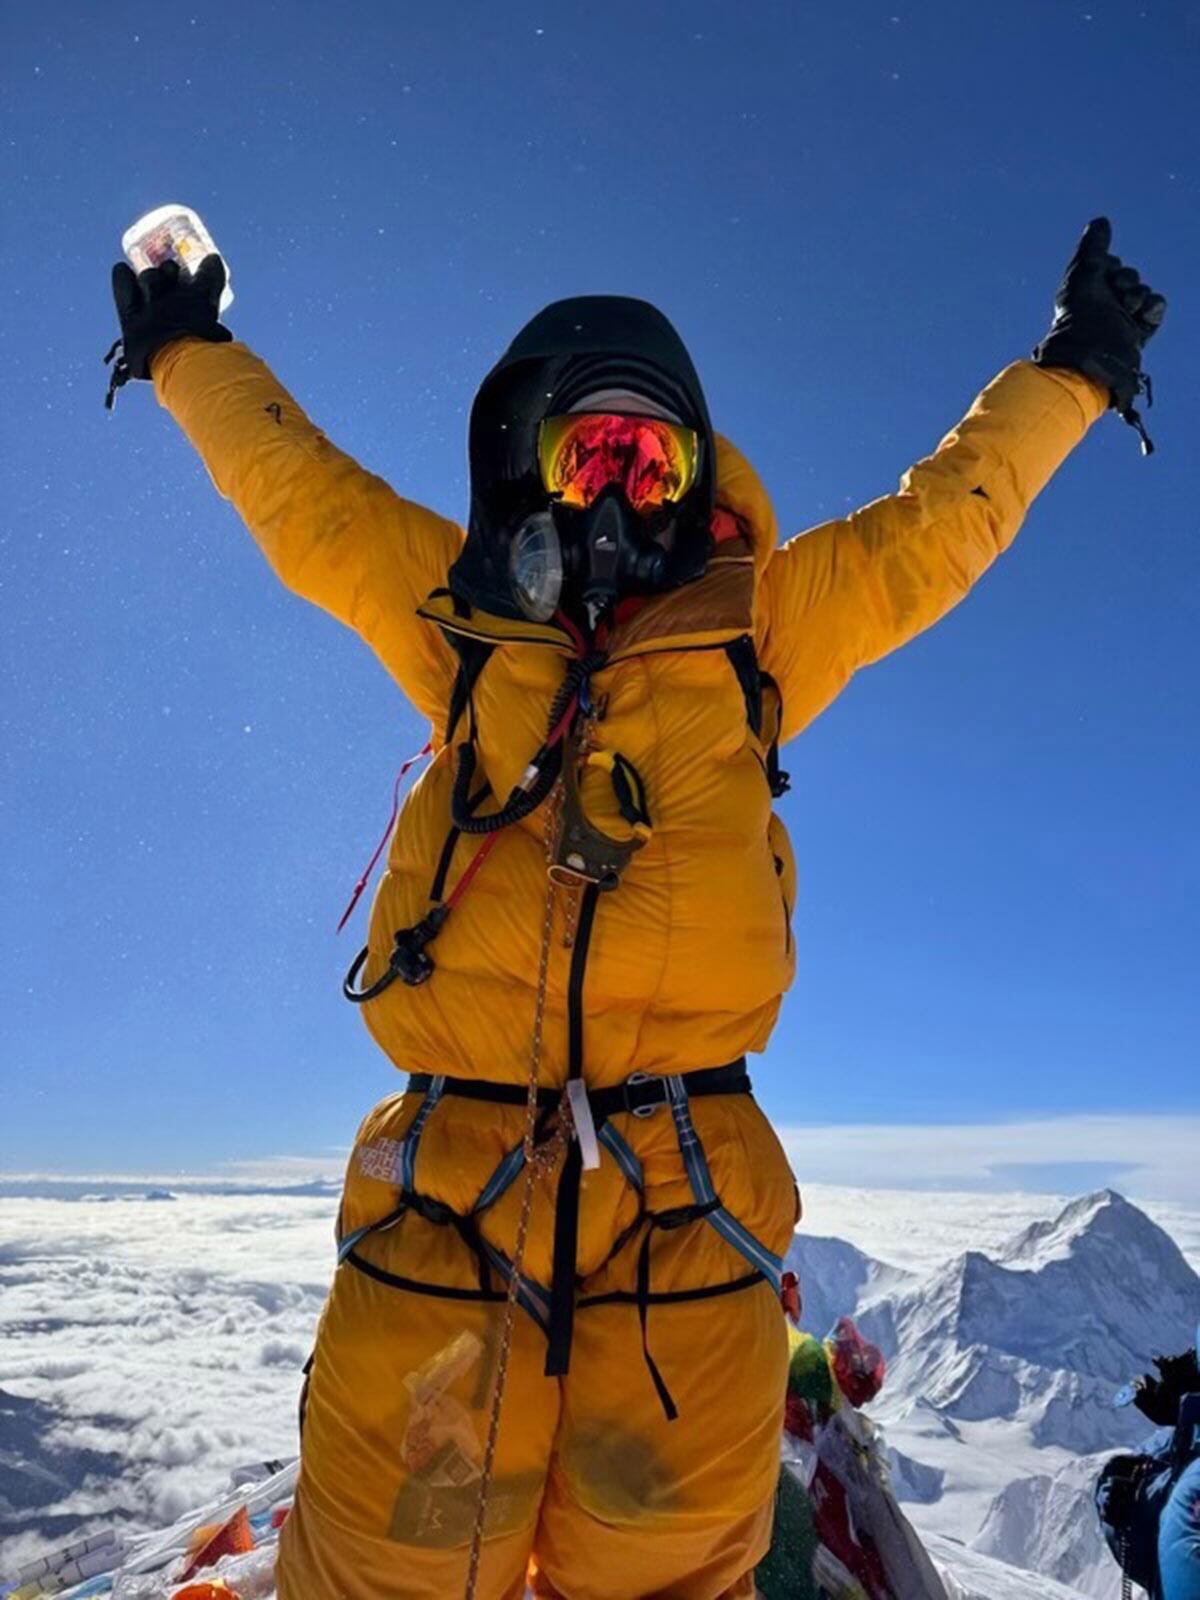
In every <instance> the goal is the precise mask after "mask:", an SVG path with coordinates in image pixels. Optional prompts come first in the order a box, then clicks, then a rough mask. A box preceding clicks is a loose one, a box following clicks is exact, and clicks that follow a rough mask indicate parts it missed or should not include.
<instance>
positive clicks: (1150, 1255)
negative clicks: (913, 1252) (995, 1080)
mask: <svg viewBox="0 0 1200 1600" xmlns="http://www.w3.org/2000/svg"><path fill="white" fill-rule="evenodd" d="M829 1246H830V1241H826V1240H811V1241H810V1240H805V1239H803V1238H802V1237H798V1239H797V1242H796V1245H795V1246H794V1248H793V1251H792V1252H791V1256H790V1261H791V1263H792V1264H794V1265H795V1266H796V1268H797V1270H798V1271H799V1272H800V1274H801V1280H802V1282H803V1280H804V1278H805V1276H806V1275H808V1276H810V1277H815V1276H816V1275H817V1274H818V1273H820V1272H822V1271H823V1270H826V1268H827V1266H828V1263H829V1262H830V1261H831V1260H835V1261H838V1262H840V1276H839V1279H838V1282H839V1288H840V1289H841V1290H842V1291H843V1293H853V1294H854V1295H855V1305H854V1310H855V1314H856V1316H857V1319H858V1322H859V1326H860V1328H862V1330H863V1331H864V1333H866V1334H867V1335H868V1336H869V1337H870V1338H872V1339H874V1340H876V1342H877V1343H879V1344H880V1345H881V1346H882V1348H883V1349H884V1351H885V1353H886V1354H887V1355H888V1358H889V1371H888V1379H887V1383H886V1385H885V1388H884V1391H883V1394H882V1395H881V1397H880V1400H879V1402H878V1403H877V1405H876V1406H875V1407H873V1408H872V1415H873V1416H875V1417H876V1419H877V1420H878V1421H880V1422H882V1423H883V1424H884V1426H885V1429H886V1432H887V1438H888V1441H889V1444H890V1445H891V1447H892V1450H893V1474H894V1482H895V1486H896V1489H897V1492H898V1494H899V1495H900V1497H901V1499H902V1500H904V1501H905V1502H906V1510H907V1511H908V1513H909V1515H910V1516H911V1517H912V1520H913V1521H914V1523H915V1525H916V1526H917V1527H918V1528H919V1529H920V1530H921V1532H922V1534H923V1535H935V1536H936V1535H941V1536H944V1537H947V1538H950V1539H956V1540H958V1541H961V1542H962V1543H963V1544H968V1545H970V1546H972V1548H973V1549H974V1550H975V1551H977V1552H979V1553H980V1554H986V1555H989V1556H992V1557H996V1558H1000V1559H1002V1560H1003V1561H1005V1562H1009V1563H1013V1564H1015V1565H1017V1566H1019V1567H1025V1568H1029V1569H1031V1570H1033V1571H1036V1572H1038V1573H1040V1574H1042V1575H1044V1576H1045V1577H1047V1578H1055V1579H1059V1580H1061V1581H1063V1582H1066V1583H1070V1584H1073V1585H1075V1586H1076V1587H1077V1588H1079V1589H1080V1590H1082V1592H1083V1593H1085V1594H1087V1595H1089V1596H1095V1597H1097V1600H1108V1597H1109V1596H1110V1595H1115V1594H1116V1593H1117V1592H1118V1583H1117V1575H1116V1568H1115V1566H1114V1564H1113V1562H1112V1560H1111V1558H1110V1557H1109V1555H1108V1552H1107V1550H1106V1549H1105V1547H1104V1545H1103V1542H1102V1540H1101V1537H1100V1532H1099V1528H1098V1526H1097V1523H1096V1517H1095V1512H1094V1510H1093V1508H1092V1502H1091V1486H1092V1483H1093V1481H1094V1479H1095V1475H1096V1472H1097V1471H1098V1469H1099V1465H1100V1462H1101V1461H1102V1460H1103V1459H1104V1455H1105V1454H1106V1453H1107V1452H1109V1451H1111V1450H1113V1449H1115V1448H1118V1447H1124V1448H1129V1447H1131V1446H1134V1447H1136V1446H1137V1445H1139V1444H1140V1443H1141V1442H1142V1441H1143V1440H1144V1439H1145V1438H1146V1437H1147V1435H1148V1434H1149V1432H1150V1431H1151V1430H1150V1428H1149V1425H1148V1424H1147V1423H1146V1421H1145V1419H1144V1418H1143V1417H1142V1416H1141V1414H1140V1413H1139V1412H1137V1411H1136V1410H1133V1409H1132V1408H1131V1409H1129V1410H1125V1411H1114V1409H1113V1407H1112V1397H1113V1393H1114V1391H1115V1390H1116V1389H1117V1388H1118V1387H1119V1385H1120V1384H1121V1383H1122V1382H1124V1381H1125V1379H1127V1378H1128V1377H1130V1376H1132V1375H1134V1374H1136V1373H1138V1372H1141V1371H1143V1370H1144V1369H1145V1368H1146V1367H1147V1366H1148V1364H1149V1360H1150V1357H1151V1356H1152V1355H1153V1354H1155V1353H1156V1352H1162V1351H1174V1350H1179V1349H1183V1348H1184V1347H1186V1346H1187V1345H1188V1344H1189V1343H1190V1342H1191V1339H1192V1337H1193V1336H1194V1332H1195V1328H1196V1324H1197V1321H1198V1320H1200V1277H1198V1276H1197V1274H1196V1273H1195V1272H1194V1271H1193V1270H1192V1268H1191V1267H1190V1266H1189V1265H1188V1263H1187V1261H1186V1260H1185V1259H1184V1257H1183V1255H1182V1254H1181V1252H1180V1251H1179V1249H1178V1248H1177V1247H1176V1245H1175V1244H1174V1243H1173V1241H1172V1240H1171V1238H1170V1237H1169V1235H1168V1234H1166V1233H1165V1232H1164V1230H1163V1229H1162V1228H1160V1227H1158V1226H1157V1224H1155V1223H1154V1222H1152V1221H1151V1220H1150V1218H1149V1217H1147V1216H1146V1215H1145V1213H1144V1212H1142V1211H1140V1210H1139V1209H1138V1208H1137V1207H1136V1206H1134V1205H1131V1204H1130V1203H1129V1202H1128V1201H1127V1200H1125V1199H1124V1198H1123V1197H1122V1196H1120V1195H1119V1194H1116V1193H1114V1192H1113V1191H1112V1190H1108V1189H1106V1190H1102V1191H1100V1192H1098V1193H1096V1194H1092V1195H1087V1196H1084V1197H1082V1198H1081V1199H1078V1200H1075V1201H1072V1202H1071V1203H1070V1204H1069V1205H1067V1206H1066V1207H1065V1208H1064V1209H1063V1210H1062V1211H1061V1212H1060V1213H1059V1214H1058V1215H1057V1216H1055V1217H1054V1218H1052V1219H1049V1220H1047V1221H1041V1222H1035V1223H1033V1224H1031V1225H1030V1226H1027V1227H1026V1228H1024V1229H1022V1230H1021V1231H1020V1232H1018V1233H1017V1234H1016V1235H1014V1236H1013V1237H1012V1238H1011V1239H1009V1240H1008V1241H1007V1242H1006V1243H1005V1244H1003V1245H1001V1246H1000V1247H999V1248H998V1249H996V1250H994V1252H993V1253H991V1254H985V1253H984V1252H982V1251H977V1250H968V1251H966V1252H964V1253H963V1254H961V1255H959V1256H957V1257H956V1258H955V1259H954V1260H952V1261H949V1262H947V1263H946V1264H945V1265H944V1266H942V1267H940V1268H939V1269H937V1270H936V1271H934V1272H932V1273H930V1274H928V1275H925V1276H923V1277H914V1276H912V1275H911V1274H899V1273H897V1272H896V1271H895V1269H889V1268H887V1267H886V1266H885V1265H884V1264H883V1263H880V1262H873V1261H871V1259H870V1258H869V1257H865V1256H863V1255H862V1253H861V1252H859V1251H853V1253H852V1255H850V1256H844V1255H841V1254H839V1252H832V1253H831V1251H830V1248H829ZM840 1249H841V1251H847V1250H850V1249H851V1247H849V1246H841V1247H840ZM843 1309H845V1302H843ZM827 1311H828V1306H827V1304H826V1303H825V1297H824V1295H823V1294H822V1293H818V1294H817V1295H815V1296H810V1303H809V1314H810V1317H811V1318H812V1320H810V1322H809V1326H810V1327H812V1328H813V1331H822V1332H823V1331H825V1329H826V1327H827V1326H828V1324H827V1322H826V1323H823V1322H822V1320H821V1319H823V1318H824V1317H825V1316H826V1315H827Z"/></svg>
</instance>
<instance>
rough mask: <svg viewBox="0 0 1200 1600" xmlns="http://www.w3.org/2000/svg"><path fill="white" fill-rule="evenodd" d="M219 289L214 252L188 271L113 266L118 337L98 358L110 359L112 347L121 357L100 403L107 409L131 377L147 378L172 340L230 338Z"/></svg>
mask: <svg viewBox="0 0 1200 1600" xmlns="http://www.w3.org/2000/svg"><path fill="white" fill-rule="evenodd" d="M224 288H225V263H224V261H222V259H221V257H220V256H219V255H217V254H215V253H214V254H212V255H207V256H205V258H204V260H203V261H202V262H201V263H200V265H199V266H198V267H197V268H196V271H195V272H194V273H191V272H189V271H188V270H187V269H186V268H185V267H181V266H180V264H179V262H178V261H174V260H171V261H164V262H163V264H162V266H160V267H147V269H146V270H145V272H142V273H135V272H134V270H133V268H132V267H130V266H128V265H127V264H126V263H125V262H124V261H118V262H117V263H116V265H115V266H114V267H113V269H112V290H113V299H114V301H115V302H116V307H117V317H118V320H119V321H120V324H121V337H120V339H119V340H118V341H117V343H116V344H114V345H113V347H112V349H111V350H110V351H109V352H108V355H106V356H105V358H104V360H105V362H106V363H107V362H109V361H111V360H112V358H113V356H114V355H116V352H117V347H118V345H119V346H120V347H121V355H120V357H119V358H118V360H117V362H116V365H115V366H114V367H113V372H112V378H111V381H110V383H109V387H108V394H107V396H106V398H105V401H104V404H105V406H106V407H107V408H108V409H109V410H111V409H112V403H113V398H114V395H115V392H116V390H118V389H119V388H121V386H122V385H123V384H126V383H128V382H129V380H130V379H131V378H147V379H148V378H149V376H150V362H151V360H152V359H153V357H154V356H155V355H156V354H157V352H158V351H159V350H161V349H162V347H163V345H165V344H169V343H170V341H171V340H172V339H178V338H181V337H183V336H184V335H191V336H192V337H193V338H197V339H209V340H211V341H212V342H213V343H214V344H223V343H225V342H227V341H228V340H230V339H232V338H233V335H232V334H231V333H230V331H229V329H228V328H223V327H222V326H221V324H220V322H219V320H218V318H219V316H220V305H221V293H222V291H223V289H224Z"/></svg>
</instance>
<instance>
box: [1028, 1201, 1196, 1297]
mask: <svg viewBox="0 0 1200 1600" xmlns="http://www.w3.org/2000/svg"><path fill="white" fill-rule="evenodd" d="M1113 1251H1118V1252H1120V1253H1121V1254H1123V1255H1129V1256H1133V1257H1137V1258H1139V1259H1140V1260H1143V1261H1147V1262H1149V1263H1152V1264H1153V1265H1154V1266H1155V1267H1160V1266H1166V1267H1168V1269H1169V1270H1170V1272H1171V1274H1172V1276H1178V1274H1179V1272H1180V1269H1181V1268H1182V1269H1183V1272H1184V1273H1187V1272H1188V1271H1189V1269H1188V1267H1187V1264H1186V1262H1185V1261H1184V1259H1183V1255H1182V1253H1181V1252H1180V1250H1179V1248H1178V1246H1177V1245H1176V1244H1175V1242H1174V1240H1172V1239H1171V1237H1170V1235H1169V1234H1167V1233H1164V1232H1163V1230H1162V1229H1161V1228H1160V1227H1159V1226H1158V1225H1157V1224H1156V1223H1154V1222H1152V1221H1151V1220H1150V1218H1149V1217H1148V1216H1147V1215H1146V1213H1145V1212H1144V1211H1140V1210H1139V1209H1138V1207H1137V1206H1135V1205H1132V1204H1131V1203H1130V1202H1129V1201H1128V1200H1126V1198H1125V1197H1124V1195H1121V1194H1118V1193H1117V1192H1116V1190H1115V1189H1098V1190H1096V1191H1095V1193H1093V1194H1086V1195H1080V1196H1079V1198H1078V1199H1076V1200H1072V1201H1071V1202H1070V1204H1069V1205H1067V1206H1064V1207H1063V1209H1062V1210H1061V1211H1060V1212H1059V1214H1058V1215H1057V1216H1056V1217H1051V1218H1047V1219H1046V1220H1044V1221H1039V1222H1034V1223H1031V1224H1030V1226H1029V1227H1028V1228H1025V1229H1023V1230H1022V1232H1020V1233H1018V1234H1017V1235H1015V1237H1014V1238H1012V1239H1011V1240H1009V1242H1008V1243H1007V1244H1006V1245H1004V1246H1003V1247H1002V1248H1001V1250H1000V1251H999V1252H998V1253H997V1257H996V1259H997V1260H998V1261H1000V1262H1003V1263H1004V1264H1005V1265H1006V1266H1011V1267H1014V1268H1016V1267H1023V1268H1025V1269H1027V1270H1035V1271H1036V1270H1037V1269H1039V1268H1041V1267H1046V1266H1049V1265H1051V1264H1052V1263H1053V1262H1055V1261H1061V1260H1067V1259H1069V1258H1071V1257H1073V1256H1074V1257H1078V1256H1080V1255H1084V1254H1087V1255H1091V1254H1108V1253H1111V1252H1113Z"/></svg>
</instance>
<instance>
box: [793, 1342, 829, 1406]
mask: <svg viewBox="0 0 1200 1600" xmlns="http://www.w3.org/2000/svg"><path fill="white" fill-rule="evenodd" d="M789 1342H790V1345H791V1354H790V1356H789V1359H788V1380H787V1386H788V1393H789V1394H790V1395H795V1396H796V1397H797V1398H798V1399H800V1400H805V1401H807V1402H808V1404H809V1405H810V1406H812V1407H813V1410H814V1414H815V1413H816V1410H817V1408H818V1407H825V1408H826V1409H828V1407H829V1406H830V1405H832V1403H833V1373H832V1371H831V1370H830V1366H829V1353H828V1351H827V1350H826V1349H825V1346H824V1344H823V1343H822V1341H821V1340H820V1339H814V1338H813V1336H812V1334H811V1333H797V1332H796V1331H795V1329H789Z"/></svg>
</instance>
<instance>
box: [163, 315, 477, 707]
mask: <svg viewBox="0 0 1200 1600" xmlns="http://www.w3.org/2000/svg"><path fill="white" fill-rule="evenodd" d="M151 375H152V377H153V380H154V389H155V393H156V395H157V396H158V401H159V404H160V405H162V406H164V407H165V408H166V409H167V410H168V411H169V412H170V413H171V415H172V416H173V417H174V418H175V420H176V422H178V424H179V426H180V427H181V428H182V429H183V431H184V433H185V434H186V435H187V436H188V438H189V439H190V440H191V442H192V444H193V445H194V446H195V447H196V449H197V451H198V452H199V454H200V457H201V459H202V460H203V462H204V465H205V466H206V467H207V468H208V472H209V476H210V477H211V478H212V480H213V483H214V484H215V485H216V487H217V489H218V491H219V492H220V493H221V494H222V495H223V496H224V497H225V498H226V499H227V500H231V501H232V502H233V504H234V506H235V507H236V508H237V511H238V514H239V515H240V516H241V518H242V520H243V521H244V522H245V524H246V526H247V527H248V528H249V530H250V532H251V533H252V534H253V535H254V537H255V539H256V540H257V541H258V543H259V545H260V547H261V549H262V552H263V554H264V555H265V556H266V558H267V560H268V561H269V562H270V563H271V566H272V567H273V568H274V570H275V572H276V574H277V575H278V576H279V578H280V579H281V580H282V581H283V582H284V583H285V584H286V585H287V587H288V588H289V589H292V590H294V591H295V592H296V593H297V594H299V595H303V597H304V598H305V599H306V600H311V601H312V602H313V604H314V605H318V606H320V607H321V608H322V609H323V610H325V611H328V612H330V613H331V614H332V615H333V616H335V617H337V618H338V620H339V621H341V622H344V623H346V625H347V626H348V627H351V628H353V629H354V630H355V631H356V632H357V633H359V634H361V636H362V637H363V639H365V640H366V642H367V643H368V644H369V645H370V646H371V648H372V649H373V650H374V651H375V653H376V655H378V657H379V659H380V660H381V661H382V662H383V664H384V666H385V667H386V668H387V669H388V671H389V672H390V673H391V674H392V676H393V677H394V678H396V679H397V681H398V682H399V683H400V685H401V687H402V688H403V690H404V692H405V694H407V695H408V697H409V699H410V700H411V701H412V702H413V704H414V705H415V706H416V707H417V708H418V710H420V711H421V712H422V713H424V715H426V716H427V717H429V718H430V720H431V721H432V722H433V723H434V724H435V725H436V726H440V725H441V723H442V721H443V718H444V714H445V708H446V705H447V702H448V700H449V695H450V689H451V686H452V684H453V681H454V674H455V671H456V663H455V660H454V657H453V655H452V653H451V651H450V649H449V647H448V645H447V644H446V643H445V641H444V639H443V638H442V636H441V635H440V634H439V633H438V631H437V629H436V628H435V627H433V626H432V625H431V624H430V623H428V622H424V621H422V620H421V619H420V618H419V617H418V616H417V615H416V608H417V606H418V604H419V603H420V602H421V601H422V600H424V599H425V597H426V596H427V595H428V593H429V591H430V590H431V589H435V588H437V587H439V586H440V585H443V584H445V582H446V573H447V571H448V569H449V567H450V564H451V563H452V562H453V561H454V560H455V558H456V557H457V555H458V553H459V550H460V549H461V547H462V541H463V531H462V529H461V528H460V527H459V526H458V525H457V524H456V523H453V522H449V521H447V520H446V519H445V518H444V517H439V516H436V515H435V514H434V513H433V512H432V511H426V510H425V509H424V507H422V506H418V505H414V504H413V503H412V502H411V501H409V500H402V499H401V498H400V496H399V495H397V494H396V493H395V492H394V491H393V490H392V489H391V488H390V487H389V486H388V485H387V484H386V483H385V482H384V481H383V479H382V478H377V477H375V475H374V474H373V473H370V472H367V471H366V470H365V469H364V468H362V467H360V466H359V465H358V463H357V462H355V461H353V460H352V459H351V458H350V457H349V456H348V455H345V454H344V453H343V452H342V451H341V450H338V449H337V448H336V447H335V446H334V445H332V444H330V442H329V440H328V439H326V437H325V435H324V434H323V433H322V432H321V431H320V430H319V429H318V428H317V427H315V426H314V425H313V423H311V422H310V421H309V419H308V418H307V417H306V416H305V414H304V412H303V411H301V409H300V407H299V406H298V405H297V404H296V402H295V401H294V400H293V399H292V397H291V395H290V394H288V392H287V390H286V389H284V388H283V387H282V386H281V385H280V384H279V383H278V382H276V380H275V378H274V377H273V376H272V374H271V372H270V370H269V369H268V367H267V366H266V364H265V363H264V362H263V361H260V360H259V358H258V357H257V356H256V355H255V354H254V353H253V351H251V350H249V349H247V347H246V346H245V345H244V344H242V343H240V342H239V341H236V340H235V341H234V342H233V343H232V344H213V343H210V342H209V341H207V340H203V339H192V338H185V339H178V340H175V341H173V342H172V343H171V344H169V345H166V346H164V348H163V349H162V350H161V351H159V353H158V354H157V355H156V356H155V357H154V360H153V363H152V369H151Z"/></svg>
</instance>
